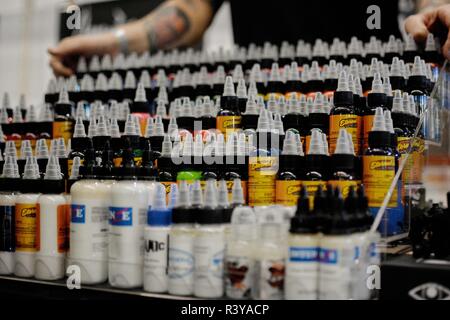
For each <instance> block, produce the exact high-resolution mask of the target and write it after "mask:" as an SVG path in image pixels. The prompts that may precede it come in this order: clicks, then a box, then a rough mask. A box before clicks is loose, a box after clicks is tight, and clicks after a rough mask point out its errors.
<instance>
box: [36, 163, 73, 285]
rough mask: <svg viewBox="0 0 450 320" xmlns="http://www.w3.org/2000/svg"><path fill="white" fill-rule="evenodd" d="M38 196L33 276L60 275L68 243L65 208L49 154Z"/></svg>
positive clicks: (60, 182)
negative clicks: (37, 234) (38, 239)
mask: <svg viewBox="0 0 450 320" xmlns="http://www.w3.org/2000/svg"><path fill="white" fill-rule="evenodd" d="M40 191H41V193H42V194H41V195H40V196H39V198H38V208H39V209H38V211H37V212H38V220H39V231H38V232H39V235H40V241H39V243H40V247H39V249H38V251H37V252H36V257H35V259H36V260H35V261H36V264H35V278H36V279H39V280H58V279H62V278H64V274H65V268H64V266H65V265H64V259H65V257H66V252H67V248H68V246H69V238H68V237H69V208H68V205H67V202H66V198H65V197H64V195H63V192H64V180H63V179H62V174H61V169H60V167H59V163H58V158H57V157H56V156H54V155H52V156H50V158H49V160H48V163H47V168H46V171H45V175H44V180H43V181H42V186H41V188H40Z"/></svg>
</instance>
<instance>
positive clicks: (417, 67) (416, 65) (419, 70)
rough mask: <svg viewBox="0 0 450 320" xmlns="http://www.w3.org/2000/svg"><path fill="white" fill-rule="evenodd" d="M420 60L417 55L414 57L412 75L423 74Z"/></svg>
mask: <svg viewBox="0 0 450 320" xmlns="http://www.w3.org/2000/svg"><path fill="white" fill-rule="evenodd" d="M422 66H423V65H422V60H421V59H420V57H419V56H415V57H414V64H413V66H412V69H411V75H412V76H425V70H423V67H422Z"/></svg>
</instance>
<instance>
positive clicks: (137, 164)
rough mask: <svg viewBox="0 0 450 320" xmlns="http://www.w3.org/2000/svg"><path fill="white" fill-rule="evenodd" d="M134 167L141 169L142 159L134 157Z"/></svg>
mask: <svg viewBox="0 0 450 320" xmlns="http://www.w3.org/2000/svg"><path fill="white" fill-rule="evenodd" d="M134 165H135V166H136V167H140V166H141V165H142V157H134Z"/></svg>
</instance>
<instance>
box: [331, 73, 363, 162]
mask: <svg viewBox="0 0 450 320" xmlns="http://www.w3.org/2000/svg"><path fill="white" fill-rule="evenodd" d="M348 80H349V79H348V78H347V74H346V72H345V71H341V74H340V76H339V81H338V88H337V90H336V92H335V93H334V98H333V102H334V107H333V108H332V109H331V112H330V136H329V139H330V152H331V153H334V150H335V148H336V144H337V139H338V135H339V134H340V130H341V129H344V130H346V131H347V132H348V133H350V135H351V137H352V141H353V146H354V147H355V153H356V154H359V136H358V133H359V132H360V129H359V128H358V115H357V113H356V111H355V107H354V104H353V92H352V91H351V89H350V88H349V81H348Z"/></svg>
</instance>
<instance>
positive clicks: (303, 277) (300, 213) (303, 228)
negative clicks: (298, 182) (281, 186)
mask: <svg viewBox="0 0 450 320" xmlns="http://www.w3.org/2000/svg"><path fill="white" fill-rule="evenodd" d="M317 221H318V220H317V217H314V216H313V215H312V213H311V212H310V210H309V198H308V194H307V193H306V189H305V188H302V189H301V190H300V196H299V198H298V202H297V210H296V213H295V216H294V217H292V218H291V226H290V229H289V236H288V256H287V260H286V278H285V294H284V297H285V299H286V300H316V299H317V291H318V288H317V285H318V274H319V243H320V236H319V234H318V232H317V225H316V224H317Z"/></svg>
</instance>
